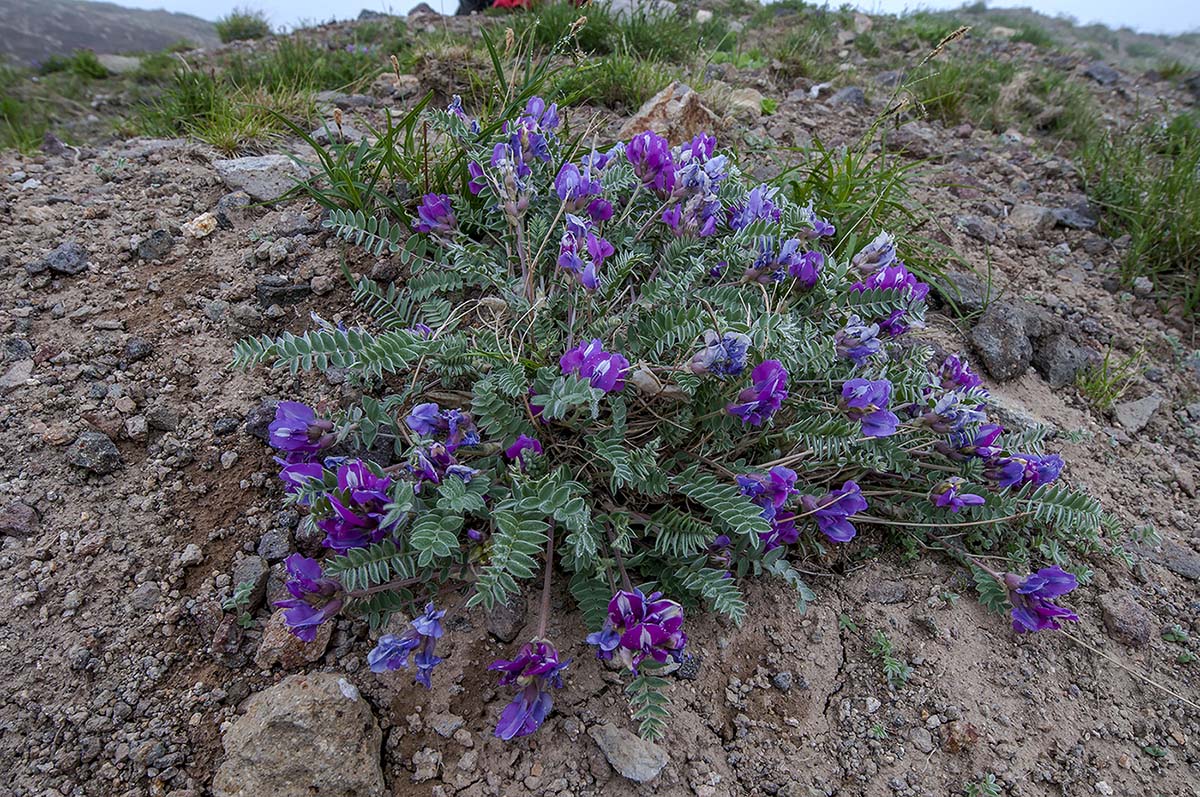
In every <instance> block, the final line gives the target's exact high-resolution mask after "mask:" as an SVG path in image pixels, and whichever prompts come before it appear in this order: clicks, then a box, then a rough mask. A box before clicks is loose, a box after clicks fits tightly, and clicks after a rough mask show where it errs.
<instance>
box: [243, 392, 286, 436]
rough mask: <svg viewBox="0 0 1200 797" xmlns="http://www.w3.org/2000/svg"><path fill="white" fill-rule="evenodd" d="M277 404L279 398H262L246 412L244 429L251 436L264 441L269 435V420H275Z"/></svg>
mask: <svg viewBox="0 0 1200 797" xmlns="http://www.w3.org/2000/svg"><path fill="white" fill-rule="evenodd" d="M277 406H279V399H264V400H263V401H262V403H260V404H259V405H258V406H257V407H255V408H254V409H252V410H250V411H249V412H248V413H246V431H247V432H249V433H250V435H251V436H252V437H257V438H258V439H259V440H262V441H263V442H264V443H265V442H267V441H268V440H269V439H270V437H271V432H270V429H269V428H268V427H270V425H271V421H273V420H275V408H276V407H277Z"/></svg>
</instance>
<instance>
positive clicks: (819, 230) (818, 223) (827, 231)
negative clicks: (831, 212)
mask: <svg viewBox="0 0 1200 797" xmlns="http://www.w3.org/2000/svg"><path fill="white" fill-rule="evenodd" d="M800 215H801V218H802V219H803V220H804V221H806V222H807V223H808V226H809V229H808V230H807V231H806V232H803V233H801V234H802V235H804V236H805V237H806V238H828V237H829V236H830V235H833V234H834V233H835V232H837V230H836V229H834V226H833V225H832V224H830V223H829V222H828V221H826V220H825V219H823V218H821V217H820V216H818V215H817V212H816V211H815V210H813V201H812V200H811V199H810V200H808V204H807V205H805V206H804V208H803V209H801V211H800Z"/></svg>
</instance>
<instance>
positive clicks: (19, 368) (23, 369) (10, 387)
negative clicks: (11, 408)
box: [0, 359, 33, 395]
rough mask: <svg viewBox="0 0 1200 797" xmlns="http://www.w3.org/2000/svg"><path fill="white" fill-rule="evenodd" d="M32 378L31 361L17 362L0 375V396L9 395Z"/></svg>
mask: <svg viewBox="0 0 1200 797" xmlns="http://www.w3.org/2000/svg"><path fill="white" fill-rule="evenodd" d="M31 376H33V360H31V359H30V360H17V361H16V362H15V363H13V364H12V365H10V366H8V368H7V369H6V370H5V371H4V374H3V375H0V395H3V394H5V393H11V392H12V391H14V390H16V389H17V388H19V387H22V386H24V384H25V383H26V382H27V381H29V377H31Z"/></svg>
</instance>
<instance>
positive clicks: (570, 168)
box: [554, 163, 611, 213]
mask: <svg viewBox="0 0 1200 797" xmlns="http://www.w3.org/2000/svg"><path fill="white" fill-rule="evenodd" d="M602 190H603V189H602V188H601V186H600V181H599V180H597V179H595V178H594V177H592V174H591V168H590V167H589V166H588V165H587V164H586V163H585V164H584V167H583V169H580V168H579V167H578V166H576V165H575V164H574V163H564V164H563V166H562V169H560V170H559V172H558V177H556V178H555V179H554V192H555V193H556V194H558V198H559V199H560V200H562V203H563V206H564V207H565V208H566V210H567V212H568V213H578V212H579V211H580V210H582V209H584V208H585V207H587V206H588V204H589V202H590V201H591V199H592V197H595V196H598V195H599V194H600V193H601V192H602ZM609 209H610V211H611V206H609Z"/></svg>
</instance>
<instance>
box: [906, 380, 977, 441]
mask: <svg viewBox="0 0 1200 797" xmlns="http://www.w3.org/2000/svg"><path fill="white" fill-rule="evenodd" d="M976 398H977V397H975V396H972V395H970V394H963V393H960V392H958V391H950V392H948V393H943V394H942V395H941V397H939V398H938V400H937V401H936V402H935V403H934V405H933V407H932V408H931V409H928V410H926V411H925V412H924V413H923V414H922V415H921V423H923V424H924V425H925V426H928V427H929V428H930V429H932V430H933V431H935V432H938V433H940V434H947V433H960V432H963V431H964V430H966V429H967V427H969V426H972V425H974V424H978V423H982V422H983V421H985V420H987V415H986V414H985V413H984V411H983V405H982V404H981V403H980V402H979V401H977V400H973V399H976Z"/></svg>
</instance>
